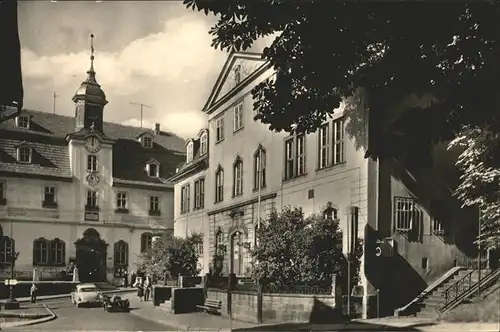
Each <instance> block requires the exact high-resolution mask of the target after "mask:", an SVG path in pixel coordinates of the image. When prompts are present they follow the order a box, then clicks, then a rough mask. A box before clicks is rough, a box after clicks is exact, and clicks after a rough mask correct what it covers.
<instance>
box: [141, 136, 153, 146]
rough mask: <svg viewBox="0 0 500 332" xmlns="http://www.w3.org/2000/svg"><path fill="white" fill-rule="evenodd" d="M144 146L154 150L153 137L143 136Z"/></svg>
mask: <svg viewBox="0 0 500 332" xmlns="http://www.w3.org/2000/svg"><path fill="white" fill-rule="evenodd" d="M142 146H144V147H145V148H148V149H150V148H152V147H153V138H152V137H151V136H147V135H146V136H143V137H142Z"/></svg>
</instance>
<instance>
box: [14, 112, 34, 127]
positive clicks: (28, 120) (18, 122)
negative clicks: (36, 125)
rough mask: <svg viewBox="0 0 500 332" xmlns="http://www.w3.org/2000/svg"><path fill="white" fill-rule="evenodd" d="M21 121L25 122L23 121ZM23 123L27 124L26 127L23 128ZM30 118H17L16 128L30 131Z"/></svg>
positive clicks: (23, 116) (26, 116)
mask: <svg viewBox="0 0 500 332" xmlns="http://www.w3.org/2000/svg"><path fill="white" fill-rule="evenodd" d="M21 119H22V120H23V121H21ZM24 120H26V121H24ZM22 122H25V123H26V126H22V125H21V123H22ZM30 122H31V121H30V117H29V116H28V115H18V116H17V117H16V127H17V128H22V129H30Z"/></svg>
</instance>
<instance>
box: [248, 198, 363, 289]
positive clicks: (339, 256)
mask: <svg viewBox="0 0 500 332" xmlns="http://www.w3.org/2000/svg"><path fill="white" fill-rule="evenodd" d="M257 238H258V243H257V245H256V246H255V248H254V249H253V250H252V251H251V255H252V257H253V261H254V262H255V263H254V267H253V274H254V277H257V278H264V279H266V280H268V281H269V282H271V283H273V284H276V285H278V286H293V285H304V286H319V287H330V286H331V284H332V276H333V275H334V274H336V275H337V277H338V278H339V279H338V280H342V279H345V276H346V273H347V260H346V259H345V257H344V255H343V253H342V233H341V231H340V228H339V223H338V221H337V220H332V219H328V218H325V217H323V216H322V215H319V214H313V215H311V216H309V217H307V218H304V214H303V213H302V210H301V209H297V208H294V209H292V208H290V207H285V208H284V209H283V211H282V212H281V213H278V212H276V211H273V212H272V213H271V214H270V216H269V218H268V220H267V221H266V222H265V223H263V224H261V227H260V228H259V229H258V230H257ZM361 254H362V245H361V242H360V243H358V248H357V251H356V253H355V254H354V255H353V256H354V257H353V259H352V262H353V264H352V267H353V269H352V271H353V272H352V276H353V280H354V281H355V282H356V281H357V276H358V273H359V266H360V265H359V258H360V257H361Z"/></svg>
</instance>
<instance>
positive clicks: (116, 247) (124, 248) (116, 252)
mask: <svg viewBox="0 0 500 332" xmlns="http://www.w3.org/2000/svg"><path fill="white" fill-rule="evenodd" d="M128 248H129V247H128V243H127V242H125V241H124V240H118V241H116V242H115V243H114V244H113V266H114V267H126V266H128V260H129V250H128Z"/></svg>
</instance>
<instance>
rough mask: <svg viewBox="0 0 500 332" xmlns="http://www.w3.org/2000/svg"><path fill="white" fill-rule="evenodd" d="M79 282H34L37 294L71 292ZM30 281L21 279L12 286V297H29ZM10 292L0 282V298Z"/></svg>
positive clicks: (7, 287)
mask: <svg viewBox="0 0 500 332" xmlns="http://www.w3.org/2000/svg"><path fill="white" fill-rule="evenodd" d="M78 284H79V283H78V282H77V283H74V282H66V281H40V282H36V287H37V288H38V296H44V295H59V294H69V293H71V292H72V291H73V290H74V289H75V287H76V285H78ZM31 285H32V282H31V281H21V282H19V283H18V284H17V285H15V286H14V289H13V294H14V297H29V296H30V289H31ZM9 294H10V289H9V286H6V285H5V284H0V299H8V298H9Z"/></svg>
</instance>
